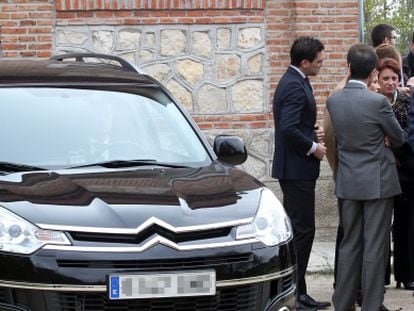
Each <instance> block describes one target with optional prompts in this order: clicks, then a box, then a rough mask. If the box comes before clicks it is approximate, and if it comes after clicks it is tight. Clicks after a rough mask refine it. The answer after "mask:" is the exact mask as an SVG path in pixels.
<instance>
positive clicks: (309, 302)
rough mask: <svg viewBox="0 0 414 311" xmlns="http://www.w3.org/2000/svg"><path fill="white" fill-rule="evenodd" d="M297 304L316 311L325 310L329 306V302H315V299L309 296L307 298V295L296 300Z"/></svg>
mask: <svg viewBox="0 0 414 311" xmlns="http://www.w3.org/2000/svg"><path fill="white" fill-rule="evenodd" d="M298 302H300V303H301V304H303V305H304V306H305V307H308V308H314V309H316V310H321V309H326V308H328V307H330V306H331V303H330V302H327V301H316V300H315V299H313V298H312V297H311V296H309V295H307V294H305V295H300V296H299V299H298Z"/></svg>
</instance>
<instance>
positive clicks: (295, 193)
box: [279, 180, 316, 297]
mask: <svg viewBox="0 0 414 311" xmlns="http://www.w3.org/2000/svg"><path fill="white" fill-rule="evenodd" d="M279 182H280V187H281V189H282V192H283V206H284V207H285V210H286V213H287V214H288V216H289V217H290V221H291V223H292V228H293V241H294V244H295V250H296V272H297V274H296V288H297V296H298V297H299V295H302V294H306V281H305V273H306V268H307V267H308V262H309V257H310V253H311V250H312V244H313V239H314V237H315V185H316V181H314V180H313V181H297V180H280V181H279Z"/></svg>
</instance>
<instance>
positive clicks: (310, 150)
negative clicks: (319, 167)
mask: <svg viewBox="0 0 414 311" xmlns="http://www.w3.org/2000/svg"><path fill="white" fill-rule="evenodd" d="M317 147H318V144H317V143H315V142H314V141H313V142H312V147H311V148H310V149H309V151H308V153H307V154H306V155H307V156H310V155H311V154H312V153H314V152H315V151H316V148H317Z"/></svg>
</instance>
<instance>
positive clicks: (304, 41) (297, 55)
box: [290, 37, 325, 67]
mask: <svg viewBox="0 0 414 311" xmlns="http://www.w3.org/2000/svg"><path fill="white" fill-rule="evenodd" d="M324 48H325V46H324V45H323V44H322V42H321V41H319V40H318V39H315V38H312V37H299V38H296V40H295V42H293V45H292V47H291V49H290V63H291V64H292V65H293V66H296V67H299V66H300V62H301V61H302V60H308V61H310V62H313V61H314V60H315V58H316V55H317V54H318V52H322V51H323V50H324Z"/></svg>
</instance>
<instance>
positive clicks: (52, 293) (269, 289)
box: [0, 242, 295, 311]
mask: <svg viewBox="0 0 414 311" xmlns="http://www.w3.org/2000/svg"><path fill="white" fill-rule="evenodd" d="M292 258H293V246H292V242H289V243H287V244H285V245H281V246H278V247H263V246H262V245H261V244H252V245H241V246H237V247H233V248H231V249H229V248H217V249H207V250H197V251H191V252H182V251H176V250H173V249H171V248H168V247H166V246H163V245H157V246H154V247H152V248H151V249H149V250H147V251H146V252H143V253H127V254H125V253H123V254H107V253H84V252H56V251H50V250H41V251H39V252H37V253H35V254H33V255H31V256H15V255H13V256H11V255H6V254H2V255H0V260H1V261H2V262H3V264H2V265H1V267H0V310H2V309H1V307H2V306H1V304H5V305H9V306H17V305H20V306H22V307H23V306H24V307H25V308H27V310H31V311H40V310H42V311H48V310H58V311H59V310H63V311H69V310H74V311H83V310H103V311H105V310H120V311H121V310H151V311H152V310H157V311H158V310H159V311H162V310H165V311H167V310H168V311H175V310H177V311H181V310H186V311H187V310H200V311H210V310H211V311H212V310H214V311H216V310H217V311H219V310H226V311H232V310H234V311H235V310H246V311H259V310H260V311H263V310H268V311H279V310H283V309H282V308H283V307H284V306H286V307H287V308H291V307H292V306H293V305H294V293H295V280H294V265H293V262H292ZM194 269H198V270H199V269H214V270H215V271H216V278H217V282H216V287H217V290H216V295H214V296H204V297H174V298H157V299H136V300H120V301H114V300H110V299H109V298H108V293H107V278H108V275H109V274H115V273H117V274H120V273H126V274H131V273H134V272H142V271H145V272H159V271H178V270H179V271H182V270H194ZM5 310H7V309H5ZM11 310H13V309H11ZM23 310H24V309H23ZM287 310H289V309H287Z"/></svg>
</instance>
